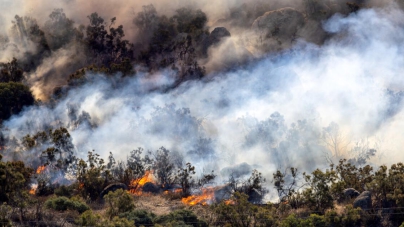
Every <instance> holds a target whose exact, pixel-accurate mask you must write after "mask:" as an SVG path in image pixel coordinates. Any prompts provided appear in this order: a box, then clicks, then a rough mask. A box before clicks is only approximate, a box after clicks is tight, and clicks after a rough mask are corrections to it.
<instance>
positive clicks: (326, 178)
mask: <svg viewBox="0 0 404 227" xmlns="http://www.w3.org/2000/svg"><path fill="white" fill-rule="evenodd" d="M304 178H305V181H306V182H307V184H308V188H306V189H305V190H304V192H303V196H304V198H305V201H306V205H308V206H309V207H310V208H311V209H313V210H316V211H321V212H324V211H325V210H326V209H328V208H332V207H333V206H334V205H333V202H334V199H333V197H332V194H331V184H332V183H333V182H334V181H335V172H334V171H333V170H326V172H323V171H321V170H319V169H317V170H315V171H314V172H313V173H312V174H311V175H306V174H304Z"/></svg>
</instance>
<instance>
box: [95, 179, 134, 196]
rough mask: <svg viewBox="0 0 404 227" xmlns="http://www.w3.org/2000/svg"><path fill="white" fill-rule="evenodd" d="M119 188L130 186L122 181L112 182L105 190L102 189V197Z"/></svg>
mask: <svg viewBox="0 0 404 227" xmlns="http://www.w3.org/2000/svg"><path fill="white" fill-rule="evenodd" d="M118 189H123V190H128V186H126V184H122V183H113V184H110V185H108V186H107V187H105V188H104V190H102V192H101V194H100V197H101V198H103V197H104V196H105V195H107V194H108V193H109V192H114V191H116V190H118Z"/></svg>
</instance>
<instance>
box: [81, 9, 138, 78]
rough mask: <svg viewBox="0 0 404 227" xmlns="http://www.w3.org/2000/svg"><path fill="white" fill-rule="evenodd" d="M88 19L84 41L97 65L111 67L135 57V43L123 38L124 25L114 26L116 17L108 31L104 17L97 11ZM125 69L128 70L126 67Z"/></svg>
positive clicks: (116, 67) (115, 68) (115, 67)
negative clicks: (133, 48) (133, 47)
mask: <svg viewBox="0 0 404 227" xmlns="http://www.w3.org/2000/svg"><path fill="white" fill-rule="evenodd" d="M88 19H89V20H90V24H89V25H88V26H87V28H86V38H85V40H84V42H85V44H86V46H87V47H88V52H89V54H90V56H91V57H92V61H93V63H94V64H95V65H97V66H99V67H106V68H110V67H111V64H118V65H119V64H123V65H125V64H124V63H123V62H124V61H125V59H133V50H132V46H133V45H132V44H131V43H129V41H128V40H124V39H123V37H124V36H125V33H124V30H123V26H122V25H119V26H118V27H117V28H114V27H112V25H113V24H114V23H115V20H116V18H115V17H114V18H112V19H111V22H110V25H109V27H108V28H109V30H108V31H107V28H106V26H107V24H106V23H105V21H104V19H103V18H102V17H100V16H99V15H98V14H97V13H92V14H91V15H89V16H88ZM126 65H127V64H126ZM112 68H114V70H117V69H118V68H119V67H118V66H117V65H115V66H114V67H112ZM124 69H125V70H126V71H127V69H126V68H125V67H124ZM129 71H131V69H130V70H129Z"/></svg>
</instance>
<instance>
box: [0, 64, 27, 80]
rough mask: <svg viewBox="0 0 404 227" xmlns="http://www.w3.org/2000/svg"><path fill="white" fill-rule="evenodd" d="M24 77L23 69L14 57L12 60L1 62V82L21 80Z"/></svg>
mask: <svg viewBox="0 0 404 227" xmlns="http://www.w3.org/2000/svg"><path fill="white" fill-rule="evenodd" d="M22 79H23V71H22V69H21V68H20V67H19V65H18V62H17V59H15V58H13V60H11V61H10V62H7V63H0V83H8V82H21V81H22Z"/></svg>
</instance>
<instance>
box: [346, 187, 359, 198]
mask: <svg viewBox="0 0 404 227" xmlns="http://www.w3.org/2000/svg"><path fill="white" fill-rule="evenodd" d="M343 193H344V196H345V198H346V199H352V198H356V197H358V196H359V194H360V193H359V192H358V191H356V190H355V189H354V188H347V189H344V191H343Z"/></svg>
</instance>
